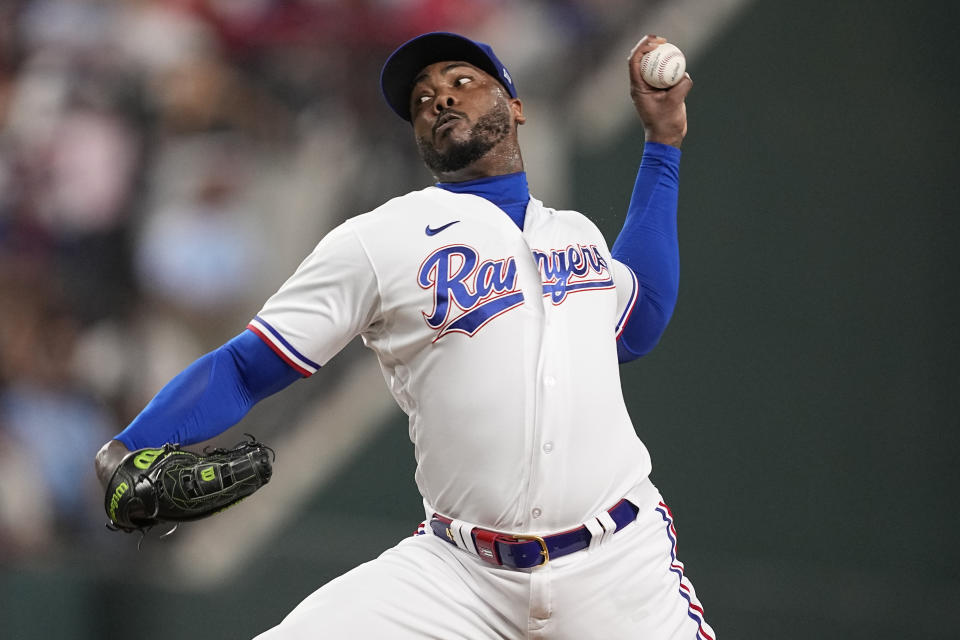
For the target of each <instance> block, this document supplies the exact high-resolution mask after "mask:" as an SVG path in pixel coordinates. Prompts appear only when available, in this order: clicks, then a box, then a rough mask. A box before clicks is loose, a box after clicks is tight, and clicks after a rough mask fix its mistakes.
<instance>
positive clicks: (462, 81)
mask: <svg viewBox="0 0 960 640" xmlns="http://www.w3.org/2000/svg"><path fill="white" fill-rule="evenodd" d="M468 82H473V78H468V77H467V76H462V77H460V78H457V81H456V83H455V84H456V85H457V86H458V87H460V86H463V85H465V84H467V83H468Z"/></svg>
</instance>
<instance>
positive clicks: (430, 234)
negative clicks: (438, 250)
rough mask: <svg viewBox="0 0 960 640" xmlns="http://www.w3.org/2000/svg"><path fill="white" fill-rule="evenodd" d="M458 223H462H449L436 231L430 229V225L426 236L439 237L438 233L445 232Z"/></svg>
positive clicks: (456, 221)
mask: <svg viewBox="0 0 960 640" xmlns="http://www.w3.org/2000/svg"><path fill="white" fill-rule="evenodd" d="M458 222H460V221H459V220H454V221H453V222H448V223H447V224H445V225H443V226H442V227H437V228H436V229H431V228H430V225H427V228H426V229H425V230H424V231H425V232H426V234H427V235H428V236H435V235H437V234H438V233H440V232H441V231H443V230H444V229H446V228H447V227H449V226H452V225H455V224H457V223H458Z"/></svg>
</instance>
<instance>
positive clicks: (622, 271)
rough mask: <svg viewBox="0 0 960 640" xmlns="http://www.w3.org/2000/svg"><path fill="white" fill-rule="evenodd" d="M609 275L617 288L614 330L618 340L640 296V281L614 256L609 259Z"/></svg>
mask: <svg viewBox="0 0 960 640" xmlns="http://www.w3.org/2000/svg"><path fill="white" fill-rule="evenodd" d="M610 275H611V276H613V283H614V286H616V288H617V313H616V318H617V324H616V326H615V327H614V332H615V333H616V337H617V339H618V340H619V339H620V336H621V335H622V334H623V330H624V328H625V327H626V326H627V324H628V323H629V322H630V318H631V317H632V316H633V310H634V309H635V308H636V306H637V300H639V298H640V283H639V282H638V281H637V274H635V273H634V272H633V270H632V269H631V268H630V267H628V266H627V265H625V264H623V263H622V262H620V261H619V260H617V259H616V258H613V259H611V261H610Z"/></svg>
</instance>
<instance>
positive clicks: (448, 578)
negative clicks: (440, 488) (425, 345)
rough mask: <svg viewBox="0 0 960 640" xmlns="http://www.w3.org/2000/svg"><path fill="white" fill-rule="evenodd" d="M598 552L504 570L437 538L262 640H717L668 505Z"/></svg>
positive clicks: (316, 598) (358, 572)
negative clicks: (680, 554)
mask: <svg viewBox="0 0 960 640" xmlns="http://www.w3.org/2000/svg"><path fill="white" fill-rule="evenodd" d="M652 493H653V494H656V497H655V499H653V500H652V501H650V502H649V503H647V504H643V505H638V506H639V507H640V512H639V514H638V516H637V520H636V521H635V522H633V523H632V524H629V525H627V526H626V527H625V528H623V529H622V530H620V531H619V532H618V533H616V534H614V535H611V536H608V537H607V539H606V540H604V542H603V544H601V545H599V546H597V547H596V548H591V549H585V550H583V551H578V552H575V553H572V554H570V555H567V556H564V557H561V558H557V559H556V560H551V561H550V562H549V563H548V564H546V565H544V566H541V567H537V568H534V569H526V570H518V569H510V568H507V567H498V566H495V565H492V564H490V563H488V562H485V561H483V560H481V559H480V558H479V557H477V556H475V555H472V554H470V553H468V552H466V551H463V550H462V549H459V548H457V547H455V546H454V545H452V544H449V543H447V542H445V541H444V540H441V539H440V538H438V537H437V536H435V535H433V533H432V532H430V530H429V527H428V529H427V533H426V534H424V535H418V536H413V537H410V538H407V539H404V540H403V541H401V542H400V543H399V544H398V545H397V546H395V547H393V548H392V549H389V550H387V551H386V552H384V553H383V554H382V555H381V556H380V557H379V558H377V559H376V560H372V561H370V562H367V563H365V564H362V565H360V566H359V567H357V568H356V569H353V570H352V571H349V572H348V573H346V574H344V575H342V576H340V577H339V578H337V579H335V580H332V581H331V582H329V583H327V584H326V585H324V586H323V587H321V588H320V589H319V590H317V591H315V592H314V593H313V594H311V595H310V596H308V597H307V598H306V599H305V600H304V601H303V602H302V603H300V605H299V606H297V607H296V608H295V609H294V610H293V611H292V612H291V613H290V614H289V615H288V616H287V617H286V618H285V619H284V620H283V622H281V623H280V625H278V626H277V627H274V628H273V629H270V630H269V631H266V632H265V633H263V634H261V635H260V636H258V637H257V639H256V640H316V639H317V638H352V639H359V640H364V639H367V638H369V639H377V640H380V639H383V640H386V639H389V640H407V639H409V640H423V639H424V638H436V639H437V640H453V639H465V640H487V639H493V638H498V639H508V640H520V639H540V638H544V639H547V638H549V639H551V640H585V639H588V638H604V639H609V640H619V639H631V640H634V639H643V640H681V639H682V640H715V639H716V635H715V634H714V632H713V630H712V629H711V628H710V626H709V625H708V624H707V622H706V620H705V619H704V616H703V608H702V607H701V605H700V602H699V601H698V600H697V596H696V593H695V592H694V589H693V585H692V584H690V581H689V580H688V579H687V578H686V577H685V576H684V575H683V564H682V563H681V562H680V561H679V560H678V559H677V557H676V530H675V529H674V527H673V517H672V515H671V514H670V510H669V509H668V508H667V507H666V505H665V504H663V501H662V499H661V498H660V496H659V494H657V492H656V491H655V490H654V491H653V492H652Z"/></svg>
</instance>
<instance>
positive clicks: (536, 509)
mask: <svg viewBox="0 0 960 640" xmlns="http://www.w3.org/2000/svg"><path fill="white" fill-rule="evenodd" d="M530 515H532V516H533V517H534V518H539V517H540V516H542V515H543V511H541V510H540V507H534V508H533V510H532V511H531V512H530Z"/></svg>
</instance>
